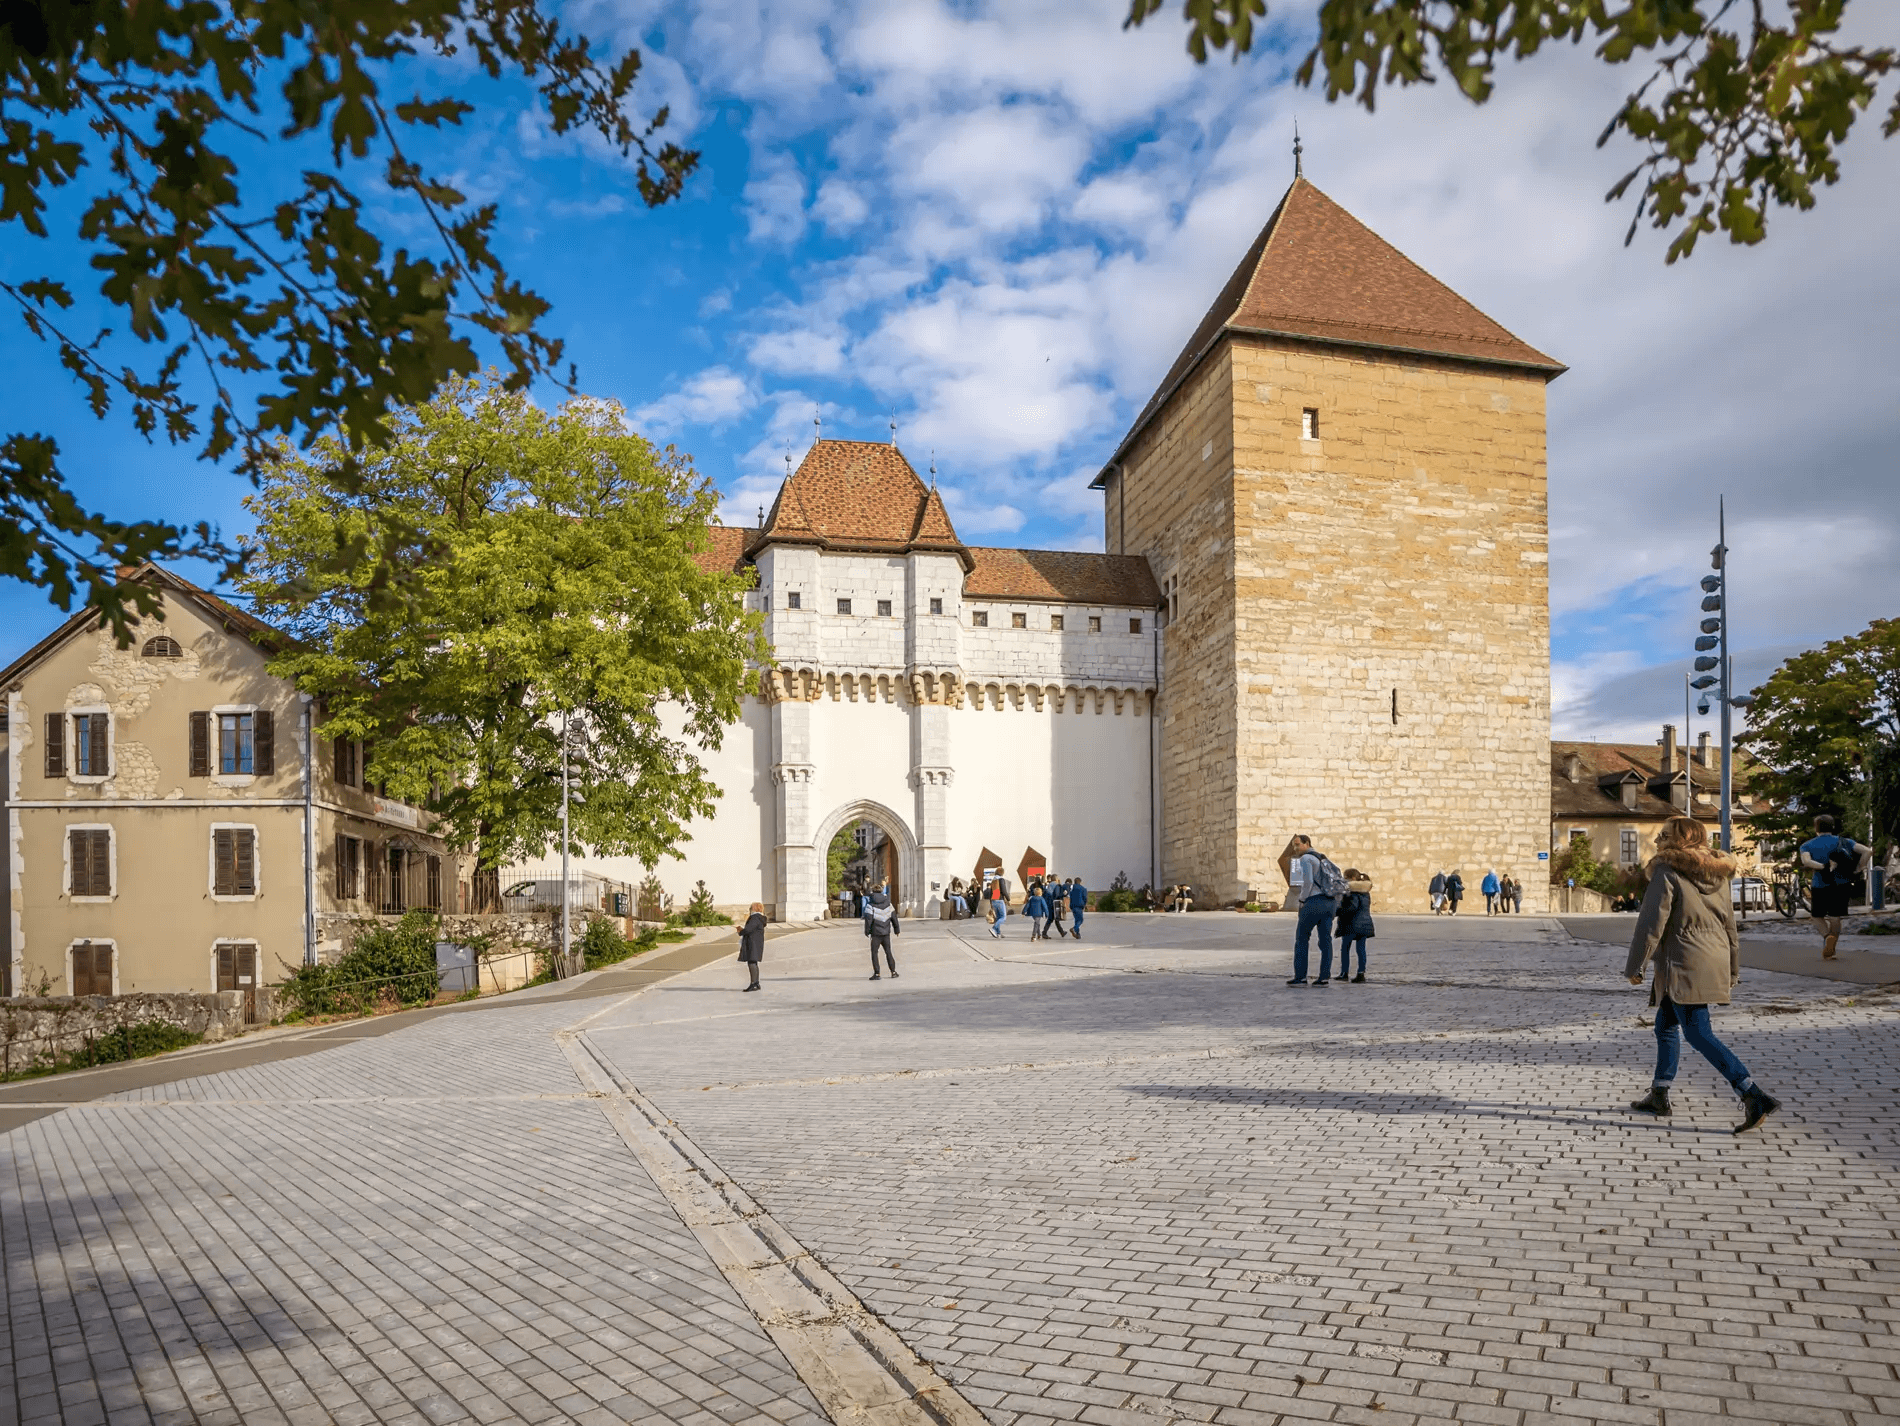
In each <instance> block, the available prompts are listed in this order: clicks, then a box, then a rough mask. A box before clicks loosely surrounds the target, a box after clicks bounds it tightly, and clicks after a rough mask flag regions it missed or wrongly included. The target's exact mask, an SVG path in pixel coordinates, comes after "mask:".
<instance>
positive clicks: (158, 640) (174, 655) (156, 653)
mask: <svg viewBox="0 0 1900 1426" xmlns="http://www.w3.org/2000/svg"><path fill="white" fill-rule="evenodd" d="M140 652H142V653H143V654H144V655H145V657H146V658H148V659H181V658H183V657H184V656H185V651H184V650H183V649H181V648H179V647H178V640H176V639H174V638H173V637H172V636H171V635H170V634H159V635H158V636H156V637H155V638H150V639H147V640H146V641H145V647H144V649H142V650H141V651H140Z"/></svg>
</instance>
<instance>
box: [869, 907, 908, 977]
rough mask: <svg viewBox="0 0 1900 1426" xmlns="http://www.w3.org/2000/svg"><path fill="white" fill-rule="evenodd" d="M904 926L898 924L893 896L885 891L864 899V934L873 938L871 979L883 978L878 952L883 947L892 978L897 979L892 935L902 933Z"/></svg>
mask: <svg viewBox="0 0 1900 1426" xmlns="http://www.w3.org/2000/svg"><path fill="white" fill-rule="evenodd" d="M903 930H904V928H903V927H902V926H900V925H898V924H897V908H896V907H895V906H892V905H891V898H890V897H889V896H888V895H887V894H886V893H884V892H883V891H879V892H877V893H876V894H875V895H873V896H868V897H866V898H865V900H864V934H865V935H867V936H869V937H870V938H871V979H872V980H882V979H883V976H881V975H880V974H878V964H877V953H878V950H879V948H880V947H881V948H882V949H883V951H884V959H885V960H886V961H887V962H888V963H889V964H890V967H891V979H892V980H896V979H897V957H895V956H893V955H892V954H891V937H892V936H895V935H902V934H903Z"/></svg>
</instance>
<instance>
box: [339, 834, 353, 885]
mask: <svg viewBox="0 0 1900 1426" xmlns="http://www.w3.org/2000/svg"><path fill="white" fill-rule="evenodd" d="M349 844H350V839H349V838H348V837H346V836H344V835H343V834H342V833H341V832H338V833H337V834H336V899H337V900H338V901H348V900H349V899H350V891H351V889H352V888H351V886H350V883H349V881H348V880H347V878H348V876H349Z"/></svg>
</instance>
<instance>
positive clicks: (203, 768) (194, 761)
mask: <svg viewBox="0 0 1900 1426" xmlns="http://www.w3.org/2000/svg"><path fill="white" fill-rule="evenodd" d="M189 742H190V746H191V774H190V775H191V776H192V777H210V776H211V715H210V714H209V713H193V714H192V715H191V730H190V735H189Z"/></svg>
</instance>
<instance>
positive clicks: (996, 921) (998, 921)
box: [990, 899, 1009, 936]
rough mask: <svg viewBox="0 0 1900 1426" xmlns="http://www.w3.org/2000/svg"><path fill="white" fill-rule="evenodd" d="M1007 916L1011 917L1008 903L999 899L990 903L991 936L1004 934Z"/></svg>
mask: <svg viewBox="0 0 1900 1426" xmlns="http://www.w3.org/2000/svg"><path fill="white" fill-rule="evenodd" d="M1007 915H1009V904H1008V903H1007V902H1005V901H1002V900H1000V899H999V900H996V901H992V902H991V903H990V934H991V935H992V936H1000V935H1002V934H1003V918H1004V917H1005V916H1007Z"/></svg>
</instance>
